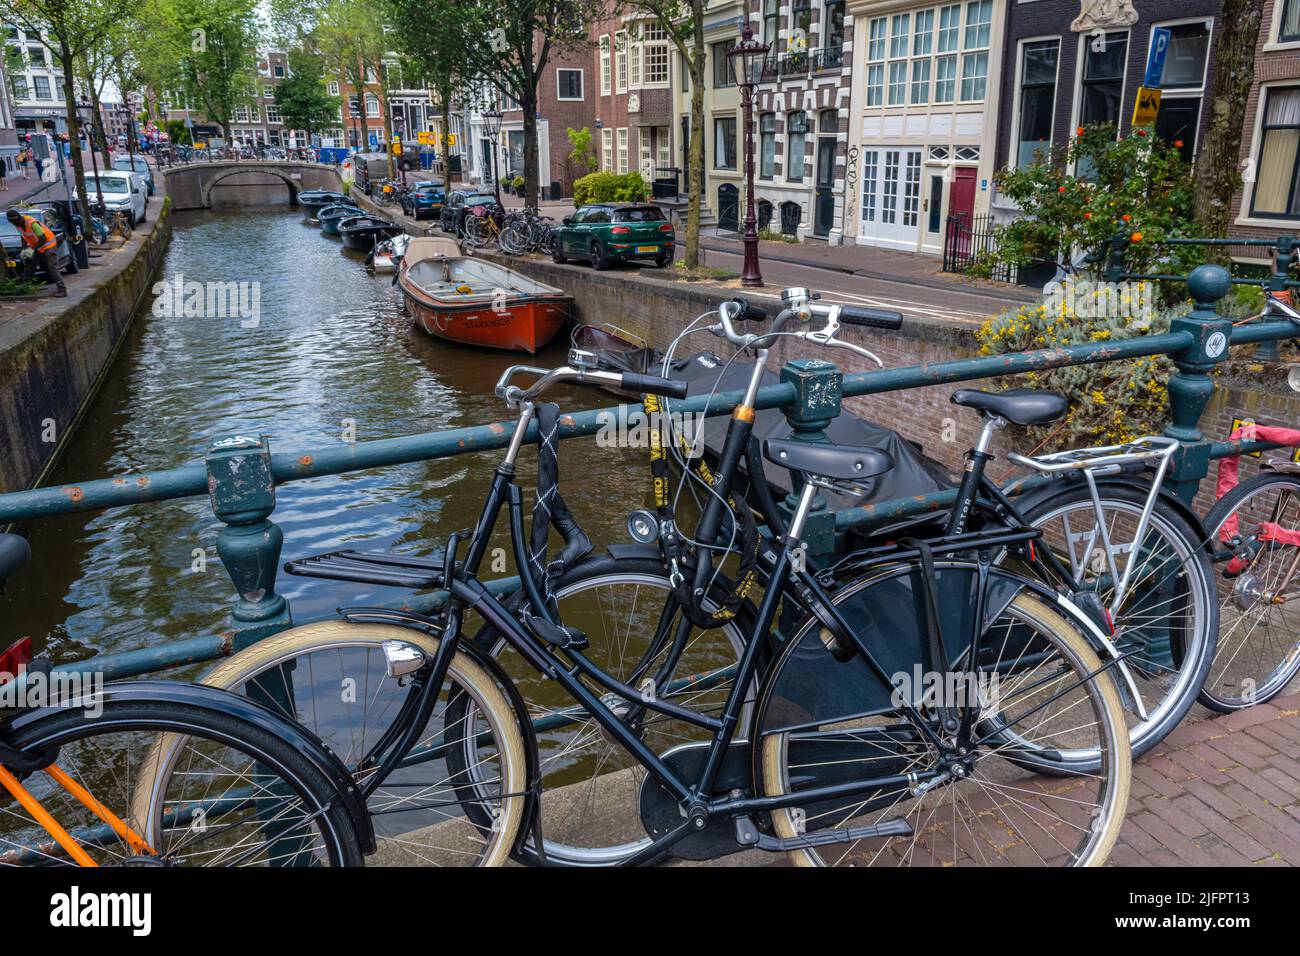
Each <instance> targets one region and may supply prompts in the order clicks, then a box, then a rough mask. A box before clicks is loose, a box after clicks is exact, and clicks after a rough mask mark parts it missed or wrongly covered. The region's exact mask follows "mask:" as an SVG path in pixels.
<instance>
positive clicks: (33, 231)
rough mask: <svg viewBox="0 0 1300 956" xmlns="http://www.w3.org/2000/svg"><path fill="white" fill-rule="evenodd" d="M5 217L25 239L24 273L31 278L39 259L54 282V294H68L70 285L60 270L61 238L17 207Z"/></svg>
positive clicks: (23, 252)
mask: <svg viewBox="0 0 1300 956" xmlns="http://www.w3.org/2000/svg"><path fill="white" fill-rule="evenodd" d="M5 218H7V219H8V220H9V222H10V223H12V224H13V226H14V228H15V229H17V230H18V234H19V235H20V236H21V237H22V240H23V251H22V253H21V256H22V259H23V275H24V276H25V277H27V278H31V275H32V273H33V272H34V271H35V265H36V261H37V259H39V260H40V265H41V266H42V267H43V268H44V269H45V275H46V277H47V278H48V279H50V281H52V282H53V283H54V294H55V295H56V296H65V295H67V294H68V287H67V286H66V285H64V284H63V273H62V272H60V271H59V240H58V237H57V236H55V235H54V232H53V231H52V230H51V229H50V228H49V227H47V226H46V225H45V224H44V223H43V222H41V221H40V220H39V219H36V218H35V217H33V216H24V215H23V214H22V213H20V212H19V211H18V210H17V209H10V210H9V211H8V212H7V213H5Z"/></svg>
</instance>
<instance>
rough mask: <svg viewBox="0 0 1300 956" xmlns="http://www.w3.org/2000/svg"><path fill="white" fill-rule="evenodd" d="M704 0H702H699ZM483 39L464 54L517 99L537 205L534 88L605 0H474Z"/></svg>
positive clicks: (475, 71) (477, 72) (528, 186)
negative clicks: (552, 60)
mask: <svg viewBox="0 0 1300 956" xmlns="http://www.w3.org/2000/svg"><path fill="white" fill-rule="evenodd" d="M697 2H703V0H697ZM465 5H466V6H467V7H472V8H473V10H474V11H475V15H476V17H477V18H478V25H479V28H480V29H482V31H483V32H482V34H481V39H480V40H479V42H477V43H471V44H469V45H468V46H467V47H466V48H465V50H464V51H462V52H463V54H464V55H465V58H466V60H467V65H468V67H469V74H470V75H471V76H481V77H486V78H488V80H489V81H490V82H491V83H492V85H493V86H495V87H496V89H497V90H498V91H500V92H501V93H504V94H506V95H507V96H509V97H511V98H512V99H514V100H515V101H516V102H518V103H519V106H520V108H521V110H522V112H523V125H524V192H525V199H524V201H525V203H526V204H528V205H531V206H535V205H537V200H538V190H539V187H540V185H541V182H540V179H541V177H540V171H539V169H538V148H537V86H538V84H539V82H540V81H541V78H542V76H543V74H544V73H545V71H546V66H547V63H548V62H549V61H550V57H551V54H552V53H553V52H556V53H559V52H563V51H565V50H569V49H575V48H579V47H581V46H584V45H585V44H586V43H587V24H588V23H590V22H591V21H593V20H596V19H599V18H600V17H602V16H603V15H604V10H605V0H472V2H466V4H465Z"/></svg>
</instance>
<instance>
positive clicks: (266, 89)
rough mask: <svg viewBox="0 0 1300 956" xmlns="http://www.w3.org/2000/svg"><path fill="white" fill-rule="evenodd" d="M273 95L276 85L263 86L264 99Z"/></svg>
mask: <svg viewBox="0 0 1300 956" xmlns="http://www.w3.org/2000/svg"><path fill="white" fill-rule="evenodd" d="M273 96H275V87H274V86H264V87H262V99H264V100H269V99H270V98H271V97H273Z"/></svg>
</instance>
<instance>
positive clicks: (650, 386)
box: [619, 372, 689, 398]
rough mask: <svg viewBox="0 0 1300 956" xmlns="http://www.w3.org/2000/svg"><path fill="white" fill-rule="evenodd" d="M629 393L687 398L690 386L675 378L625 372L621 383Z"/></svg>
mask: <svg viewBox="0 0 1300 956" xmlns="http://www.w3.org/2000/svg"><path fill="white" fill-rule="evenodd" d="M619 384H620V385H621V386H622V387H623V388H624V389H626V390H627V391H629V392H648V393H649V394H651V395H662V396H664V397H665V398H685V397H686V390H687V389H688V388H689V385H688V384H687V383H686V382H682V381H679V380H678V379H675V378H660V377H659V376H658V375H640V374H638V373H637V372H624V373H623V378H622V380H621V381H620V383H619Z"/></svg>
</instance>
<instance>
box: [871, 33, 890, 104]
mask: <svg viewBox="0 0 1300 956" xmlns="http://www.w3.org/2000/svg"><path fill="white" fill-rule="evenodd" d="M888 26H889V21H888V20H886V19H885V18H884V17H876V18H875V19H874V20H872V21H871V25H870V27H869V28H868V30H869V32H868V39H867V105H868V106H883V105H884V102H885V65H884V63H883V62H881V61H883V60H884V59H885V31H886V29H887V28H888Z"/></svg>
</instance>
